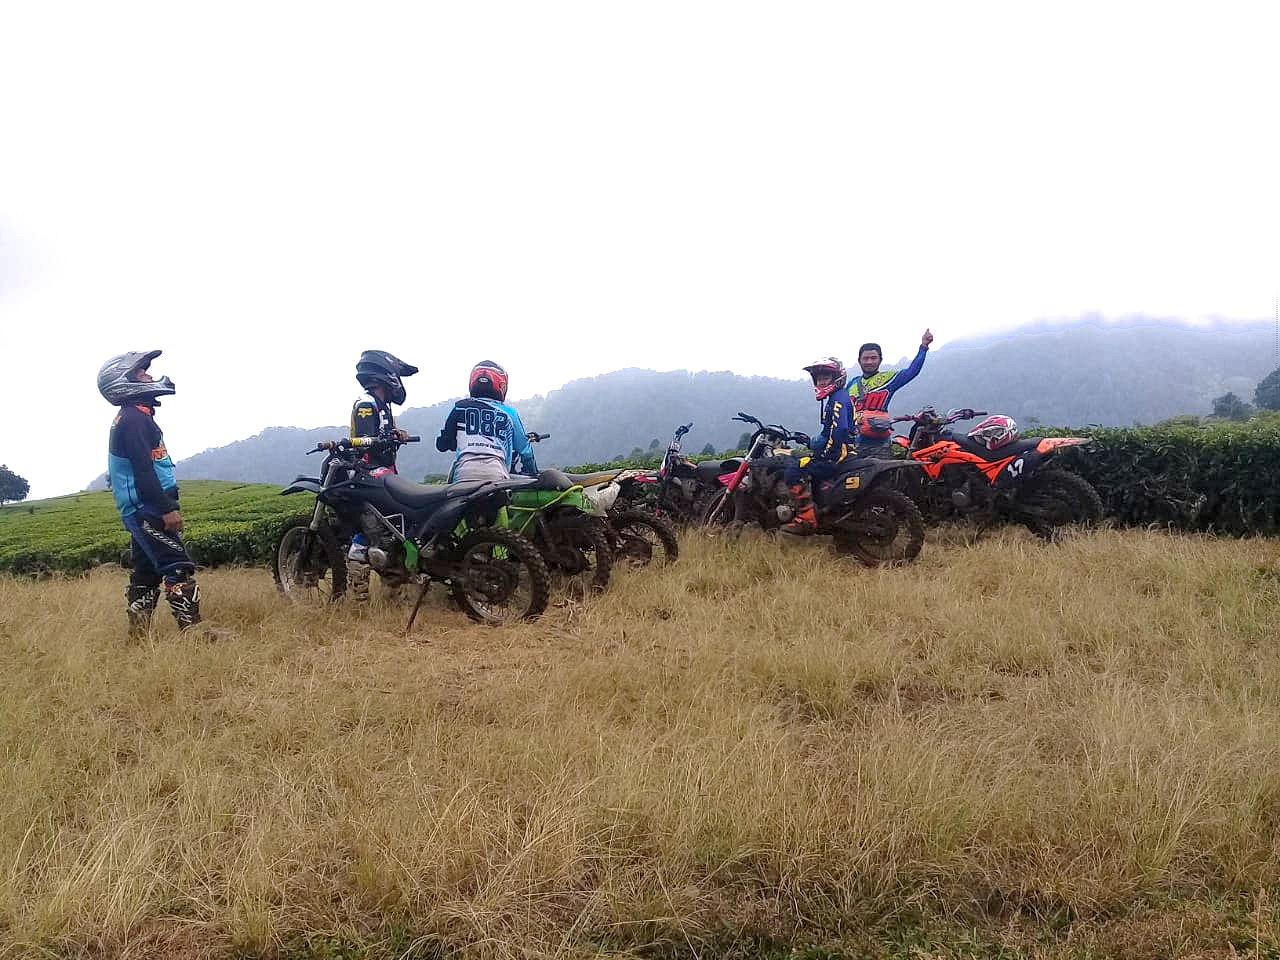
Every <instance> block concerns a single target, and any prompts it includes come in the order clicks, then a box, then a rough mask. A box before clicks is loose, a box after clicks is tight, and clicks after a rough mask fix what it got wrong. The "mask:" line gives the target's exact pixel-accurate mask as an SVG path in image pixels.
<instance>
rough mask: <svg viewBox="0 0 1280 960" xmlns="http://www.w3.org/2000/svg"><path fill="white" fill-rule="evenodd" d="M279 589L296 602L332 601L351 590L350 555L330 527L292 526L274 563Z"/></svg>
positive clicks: (273, 571)
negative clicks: (348, 585) (348, 579)
mask: <svg viewBox="0 0 1280 960" xmlns="http://www.w3.org/2000/svg"><path fill="white" fill-rule="evenodd" d="M271 575H272V577H273V578H274V579H275V582H276V589H278V590H279V591H280V592H281V593H282V594H284V595H285V596H286V597H288V598H289V599H290V600H292V601H294V602H295V603H308V602H310V603H332V602H333V601H335V600H337V599H338V598H339V597H341V596H342V595H343V594H344V593H345V592H346V590H347V558H346V554H345V552H344V551H343V549H342V546H341V544H339V543H338V540H337V538H336V537H335V536H334V535H333V531H332V530H330V529H329V528H328V527H321V528H320V529H319V530H312V529H311V528H310V527H309V526H307V525H305V524H299V525H298V526H296V527H290V528H289V529H288V530H286V531H285V532H284V534H283V536H281V537H280V542H279V543H278V544H276V550H275V555H274V557H273V563H272V565H271Z"/></svg>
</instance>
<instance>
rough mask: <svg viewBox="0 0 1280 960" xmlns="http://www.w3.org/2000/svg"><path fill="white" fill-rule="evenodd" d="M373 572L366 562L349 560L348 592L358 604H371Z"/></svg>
mask: <svg viewBox="0 0 1280 960" xmlns="http://www.w3.org/2000/svg"><path fill="white" fill-rule="evenodd" d="M372 570H373V568H372V567H370V566H369V564H368V562H367V561H365V560H352V559H350V558H348V559H347V591H348V593H350V595H351V599H352V600H354V601H355V602H356V603H368V602H369V574H370V573H371V572H372Z"/></svg>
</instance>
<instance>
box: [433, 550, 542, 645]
mask: <svg viewBox="0 0 1280 960" xmlns="http://www.w3.org/2000/svg"><path fill="white" fill-rule="evenodd" d="M455 562H456V569H455V572H454V573H453V574H452V575H451V577H450V583H449V589H450V591H451V592H452V594H453V599H454V600H455V601H456V602H457V604H458V606H459V607H461V608H462V610H463V612H464V613H465V614H466V615H467V616H468V617H470V618H471V619H472V620H475V621H477V622H478V623H491V624H508V623H515V622H516V621H518V620H531V619H533V618H534V617H536V616H538V615H539V614H540V613H542V611H544V610H546V609H547V597H548V596H549V594H550V592H551V574H550V572H549V571H548V570H547V564H546V561H545V560H543V559H542V554H541V553H539V552H538V548H537V547H535V546H534V545H533V544H532V543H530V542H529V541H528V540H527V539H525V538H524V537H522V536H521V535H520V534H518V533H516V532H515V531H513V530H506V529H503V528H501V527H483V528H481V529H479V530H473V531H472V532H471V533H468V534H467V535H466V536H465V537H463V538H462V542H461V543H460V544H459V545H458V552H457V555H456V561H455Z"/></svg>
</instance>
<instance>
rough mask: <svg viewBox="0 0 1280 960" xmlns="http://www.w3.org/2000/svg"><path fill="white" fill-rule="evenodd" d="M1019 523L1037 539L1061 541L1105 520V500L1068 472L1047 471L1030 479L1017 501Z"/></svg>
mask: <svg viewBox="0 0 1280 960" xmlns="http://www.w3.org/2000/svg"><path fill="white" fill-rule="evenodd" d="M1015 505H1016V509H1017V510H1018V515H1019V516H1018V519H1019V520H1021V522H1022V523H1023V524H1024V525H1025V526H1026V527H1027V529H1029V530H1030V531H1031V532H1032V533H1034V534H1035V535H1036V536H1038V537H1041V538H1042V539H1045V540H1058V539H1061V538H1062V537H1063V535H1064V534H1066V533H1068V531H1070V530H1072V529H1079V528H1083V527H1087V526H1090V525H1092V524H1096V523H1098V522H1099V521H1100V520H1101V519H1102V514H1103V506H1102V498H1101V497H1099V496H1098V491H1097V490H1095V489H1094V488H1093V485H1092V484H1091V483H1089V482H1088V481H1087V480H1085V479H1084V478H1083V477H1080V476H1078V475H1077V474H1074V473H1072V472H1071V471H1069V470H1062V469H1059V468H1056V467H1054V468H1045V469H1043V470H1041V471H1040V472H1038V473H1037V474H1035V475H1034V476H1032V477H1029V478H1028V479H1027V480H1026V481H1025V482H1024V483H1023V485H1022V488H1021V489H1020V490H1019V491H1018V498H1017V500H1016V501H1015Z"/></svg>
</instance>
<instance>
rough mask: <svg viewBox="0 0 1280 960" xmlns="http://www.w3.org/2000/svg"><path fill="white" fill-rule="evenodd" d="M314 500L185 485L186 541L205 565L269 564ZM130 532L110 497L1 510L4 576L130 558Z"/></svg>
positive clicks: (270, 489)
mask: <svg viewBox="0 0 1280 960" xmlns="http://www.w3.org/2000/svg"><path fill="white" fill-rule="evenodd" d="M313 503H314V501H313V500H312V498H311V497H307V496H296V497H281V496H280V488H279V487H275V486H271V485H267V484H243V483H231V482H223V481H216V480H196V481H190V482H188V483H184V484H183V485H182V512H183V518H184V520H185V522H186V528H185V530H184V532H183V539H184V540H185V541H186V544H187V546H188V548H189V549H190V551H191V555H192V556H193V557H194V558H195V560H196V562H197V563H199V564H201V565H202V566H220V565H224V564H233V563H267V562H269V561H270V559H271V556H272V553H273V551H274V550H275V545H276V543H277V542H278V541H279V538H280V534H281V533H283V532H284V530H285V529H287V528H288V527H289V526H291V525H293V524H294V523H299V522H306V521H307V520H308V519H310V515H311V507H312V505H313ZM128 555H129V533H128V531H127V530H125V529H124V526H123V525H122V524H121V522H120V516H119V514H118V513H117V512H116V508H115V504H114V502H113V501H112V499H111V494H110V493H108V492H105V491H95V492H92V493H78V494H72V495H70V496H66V497H55V498H52V499H49V500H37V501H34V502H31V503H17V504H7V505H5V506H4V507H3V508H0V571H3V572H7V573H16V574H27V575H41V574H48V573H80V572H83V571H85V570H88V569H90V568H91V567H94V566H97V565H98V564H101V563H121V562H124V561H126V560H127V559H128Z"/></svg>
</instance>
